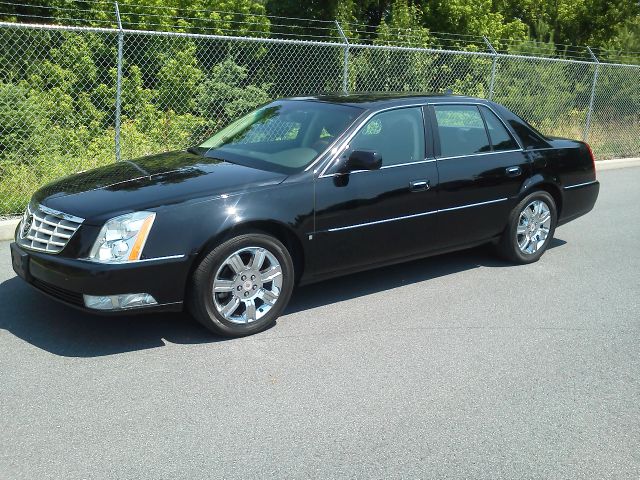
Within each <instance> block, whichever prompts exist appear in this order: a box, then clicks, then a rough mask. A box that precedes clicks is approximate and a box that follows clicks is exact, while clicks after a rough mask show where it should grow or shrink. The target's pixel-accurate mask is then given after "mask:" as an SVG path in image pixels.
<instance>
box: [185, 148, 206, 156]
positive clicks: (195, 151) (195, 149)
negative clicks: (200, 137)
mask: <svg viewBox="0 0 640 480" xmlns="http://www.w3.org/2000/svg"><path fill="white" fill-rule="evenodd" d="M200 150H203V149H202V147H189V148H187V152H189V153H193V154H194V155H200V156H201V157H204V153H202V152H201V151H200Z"/></svg>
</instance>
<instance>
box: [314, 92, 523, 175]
mask: <svg viewBox="0 0 640 480" xmlns="http://www.w3.org/2000/svg"><path fill="white" fill-rule="evenodd" d="M437 105H466V106H483V107H486V108H488V109H489V110H490V111H491V112H492V113H493V114H494V115H495V116H496V117H498V120H500V122H501V123H502V125H503V126H504V127H505V128H506V129H507V131H508V132H509V134H510V135H511V136H512V137H513V139H514V140H515V141H516V143H517V144H518V146H519V147H520V149H517V150H496V151H492V152H486V153H474V154H469V155H458V156H455V157H435V158H434V159H429V160H423V161H420V162H408V163H402V164H398V165H396V166H398V167H399V166H405V165H413V164H416V163H427V162H432V161H437V160H445V159H446V160H448V159H451V158H462V157H471V156H476V155H489V154H492V153H514V152H525V151H532V150H526V149H525V148H524V147H523V146H522V143H521V142H520V139H519V138H518V136H517V135H516V134H515V133H514V132H513V131H512V130H511V128H509V126H508V125H507V124H506V123H504V121H503V120H502V118H501V117H500V115H498V113H497V112H496V111H495V110H494V109H493V108H492V107H491V106H490V105H488V104H486V103H482V102H467V101H464V102H423V103H411V104H408V105H394V106H392V107H386V108H382V109H380V110H375V111H373V112H371V113H369V115H367V116H365V117H364V118H363V119H362V121H361V123H360V124H359V125H358V126H357V127H356V128H355V130H354V131H353V132H351V133H350V134H349V135H348V136H347V137H346V138H345V139H344V140H343V141H341V142H340V141H339V139H338V140H336V143H335V144H334V145H336V146H335V147H333V148H331V147H329V148H327V150H333V149H334V148H335V150H336V151H335V152H334V153H331V155H330V158H329V160H328V161H327V163H326V165H325V166H324V168H322V169H321V171H320V174H319V175H318V177H317V178H327V177H333V176H335V174H336V172H334V173H331V174H326V172H327V170H328V169H329V168H330V167H331V166H332V165H333V164H334V163H335V161H336V159H337V158H338V156H339V155H340V154H341V153H342V151H343V150H345V149H347V148H349V142H350V141H351V140H352V139H353V137H355V136H356V134H357V133H358V132H359V131H360V130H361V129H362V128H363V127H364V125H365V124H366V123H367V122H368V121H369V120H370V119H371V118H372V117H373V116H375V115H377V114H379V113H382V112H387V111H389V110H398V109H401V108H411V107H420V108H423V107H427V106H437ZM423 122H424V112H423ZM352 125H353V124H352ZM425 128H426V123H425ZM436 128H437V127H436ZM425 135H426V133H425ZM326 152H327V151H326V150H325V152H323V154H322V155H321V156H320V157H318V159H321V158H322V157H323V156H324V155H325V154H326ZM315 163H317V162H314V163H313V164H312V165H315ZM389 167H393V165H388V166H387V167H382V168H381V170H382V169H384V168H389ZM307 169H308V168H307ZM305 171H306V170H305ZM359 172H360V170H357V171H356V172H351V173H359Z"/></svg>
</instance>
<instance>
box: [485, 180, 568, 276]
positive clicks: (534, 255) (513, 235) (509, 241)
mask: <svg viewBox="0 0 640 480" xmlns="http://www.w3.org/2000/svg"><path fill="white" fill-rule="evenodd" d="M557 219H558V213H557V209H556V203H555V201H554V200H553V197H552V196H551V195H550V194H549V193H547V192H545V191H536V192H533V193H531V194H529V195H527V196H526V197H525V198H523V199H522V200H521V201H520V202H519V203H518V205H516V207H515V208H514V209H513V210H512V212H511V214H510V215H509V222H508V224H507V228H506V229H505V231H504V233H503V234H502V237H501V238H500V241H499V243H498V246H497V248H498V253H499V254H500V255H501V256H502V257H503V258H505V259H507V260H510V261H512V262H514V263H519V264H527V263H533V262H537V261H538V260H539V259H540V257H541V256H542V254H543V253H544V252H545V251H546V249H547V248H548V247H549V244H550V243H551V240H552V239H553V234H554V232H555V229H556V224H557Z"/></svg>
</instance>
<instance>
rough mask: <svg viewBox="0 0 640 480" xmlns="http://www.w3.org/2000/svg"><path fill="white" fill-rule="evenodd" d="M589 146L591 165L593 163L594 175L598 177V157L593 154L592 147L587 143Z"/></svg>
mask: <svg viewBox="0 0 640 480" xmlns="http://www.w3.org/2000/svg"><path fill="white" fill-rule="evenodd" d="M585 145H586V146H587V150H589V155H591V163H593V175H594V176H595V175H596V157H595V155H594V154H593V150H591V146H590V145H589V144H588V143H585Z"/></svg>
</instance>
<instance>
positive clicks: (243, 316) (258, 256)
mask: <svg viewBox="0 0 640 480" xmlns="http://www.w3.org/2000/svg"><path fill="white" fill-rule="evenodd" d="M281 290H282V267H281V266H280V263H279V262H278V259H277V258H276V257H275V255H274V254H273V253H271V252H270V251H269V250H267V249H266V248H263V247H245V248H242V249H240V250H237V251H236V252H234V253H232V254H231V255H229V256H228V257H227V259H226V260H225V261H224V262H222V265H220V268H218V271H217V272H216V275H215V277H214V279H213V304H214V306H215V307H216V309H217V310H218V312H219V313H220V315H222V316H223V317H224V318H225V319H226V320H228V321H230V322H233V323H241V324H246V323H251V322H255V321H256V320H259V319H260V318H262V317H263V316H264V315H265V314H266V313H267V312H268V311H269V310H271V308H272V307H273V306H274V305H275V303H276V302H277V301H278V297H279V296H280V292H281Z"/></svg>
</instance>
